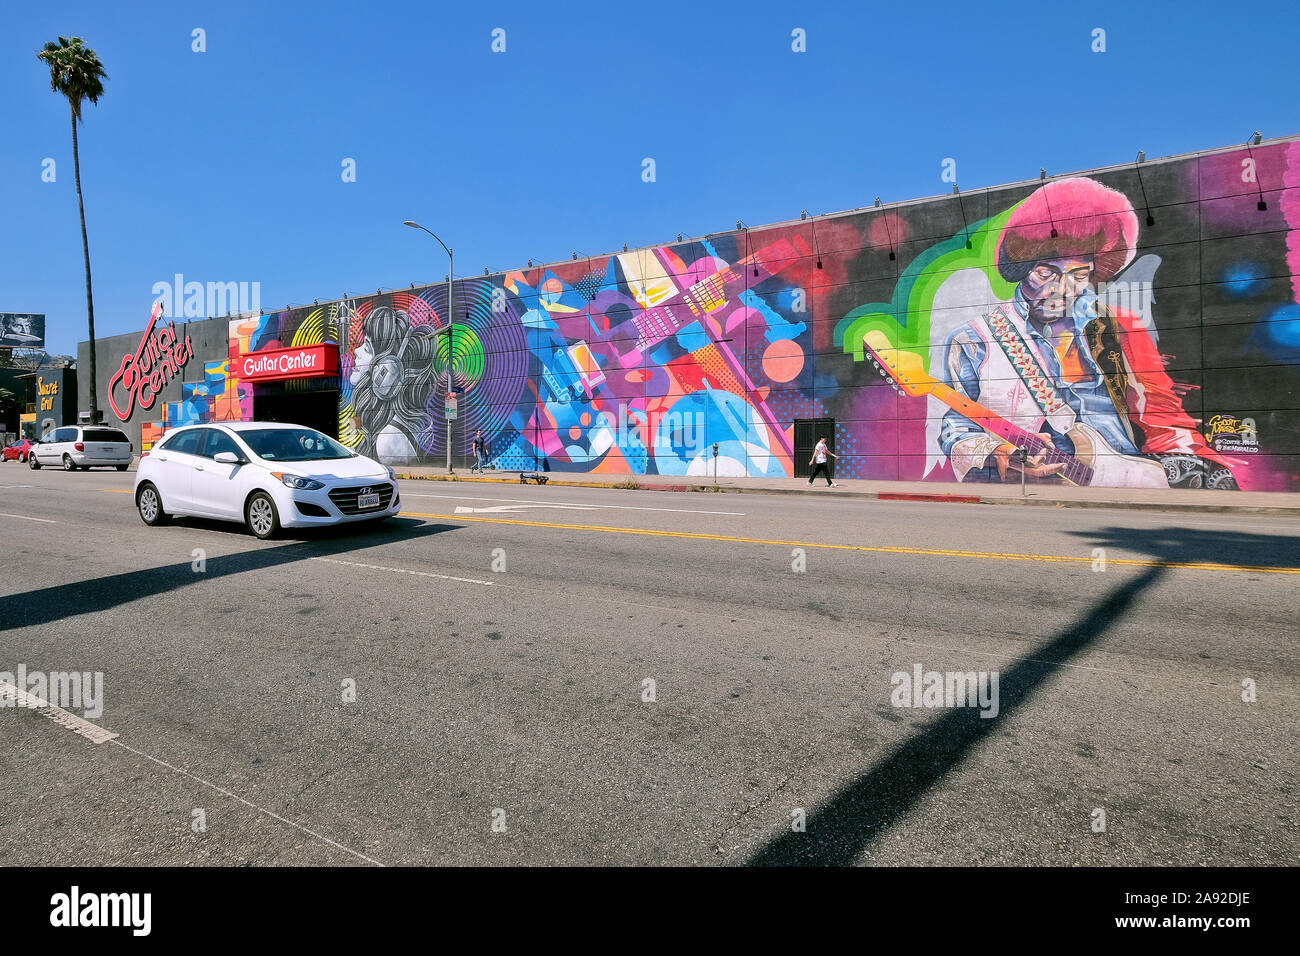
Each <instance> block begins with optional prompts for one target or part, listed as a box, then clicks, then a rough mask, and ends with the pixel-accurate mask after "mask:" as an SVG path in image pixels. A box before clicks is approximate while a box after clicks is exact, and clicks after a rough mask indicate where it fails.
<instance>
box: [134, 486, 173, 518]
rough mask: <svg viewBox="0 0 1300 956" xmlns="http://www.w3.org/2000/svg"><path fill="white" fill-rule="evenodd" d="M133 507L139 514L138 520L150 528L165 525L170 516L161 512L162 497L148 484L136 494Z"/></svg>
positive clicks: (141, 487)
mask: <svg viewBox="0 0 1300 956" xmlns="http://www.w3.org/2000/svg"><path fill="white" fill-rule="evenodd" d="M135 507H136V510H138V511H139V512H140V520H141V521H143V522H144V523H145V524H147V525H149V526H150V527H157V526H158V525H160V524H166V523H167V522H168V521H170V520H171V517H172V516H171V515H169V514H168V513H167V512H165V511H163V506H162V496H161V495H159V494H158V489H157V488H155V487H154V486H153V485H152V484H151V483H150V482H147V481H146V482H145V483H144V484H143V485H141V486H140V490H139V491H138V492H136V496H135Z"/></svg>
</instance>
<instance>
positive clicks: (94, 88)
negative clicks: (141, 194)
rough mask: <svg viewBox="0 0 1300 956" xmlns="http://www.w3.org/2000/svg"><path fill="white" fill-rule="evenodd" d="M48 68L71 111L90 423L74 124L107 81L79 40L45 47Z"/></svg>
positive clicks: (93, 407) (90, 320) (95, 404)
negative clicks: (66, 99)
mask: <svg viewBox="0 0 1300 956" xmlns="http://www.w3.org/2000/svg"><path fill="white" fill-rule="evenodd" d="M36 55H37V57H39V58H40V59H41V60H42V61H44V63H45V65H46V66H48V67H49V68H50V89H52V90H53V91H54V92H55V93H59V94H62V95H63V96H66V97H67V98H68V105H69V106H70V107H71V108H72V169H73V173H74V175H75V177H76V180H77V209H78V210H79V211H80V213H81V252H82V255H83V256H84V257H85V260H86V325H87V327H88V328H89V331H90V421H91V423H92V424H93V423H95V422H98V421H99V399H98V397H97V394H98V392H97V388H96V386H97V385H98V379H97V378H96V377H95V300H94V297H93V296H92V295H91V292H90V243H89V242H88V241H87V239H86V204H85V203H84V202H83V201H82V199H81V156H80V154H79V153H78V151H77V123H78V122H80V120H81V101H82V100H90V102H91V103H98V102H99V98H100V97H101V96H102V95H103V94H104V83H103V81H104V80H106V79H108V74H107V73H105V72H104V64H102V63H100V62H99V57H98V55H96V53H95V51H94V50H92V49H90V48H89V47H87V46H84V45H83V44H82V42H81V37H72V38H71V39H68V38H67V37H59V42H58V43H55V42H53V41H51V42H49V43H47V44H45V47H44V49H42V50H40V51H39V52H38V53H37V54H36Z"/></svg>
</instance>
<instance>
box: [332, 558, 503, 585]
mask: <svg viewBox="0 0 1300 956" xmlns="http://www.w3.org/2000/svg"><path fill="white" fill-rule="evenodd" d="M309 560H311V561H324V562H325V563H326V564H343V565H346V566H347V567H349V568H365V569H367V570H369V571H390V572H392V573H393V574H413V575H415V576H416V577H418V578H438V579H439V580H440V581H460V582H462V583H464V584H481V585H483V586H484V587H488V588H494V587H497V586H498V585H497V582H496V581H480V580H479V579H478V578H458V577H455V576H454V575H451V574H434V573H433V572H432V571H411V570H408V569H406V568H389V567H385V566H384V565H382V564H362V563H361V562H360V561H340V560H339V559H338V558H310V559H309Z"/></svg>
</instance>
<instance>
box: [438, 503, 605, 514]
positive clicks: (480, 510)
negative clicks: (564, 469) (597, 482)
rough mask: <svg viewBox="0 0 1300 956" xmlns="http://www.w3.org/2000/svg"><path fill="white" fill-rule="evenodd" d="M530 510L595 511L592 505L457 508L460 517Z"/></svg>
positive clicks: (458, 506)
mask: <svg viewBox="0 0 1300 956" xmlns="http://www.w3.org/2000/svg"><path fill="white" fill-rule="evenodd" d="M529 508H559V509H561V510H563V511H595V510H596V509H595V508H593V507H592V506H591V505H545V504H536V505H497V506H496V507H495V508H467V507H465V506H464V505H457V506H456V512H455V513H456V514H458V515H482V514H499V513H501V512H505V511H527V510H528V509H529Z"/></svg>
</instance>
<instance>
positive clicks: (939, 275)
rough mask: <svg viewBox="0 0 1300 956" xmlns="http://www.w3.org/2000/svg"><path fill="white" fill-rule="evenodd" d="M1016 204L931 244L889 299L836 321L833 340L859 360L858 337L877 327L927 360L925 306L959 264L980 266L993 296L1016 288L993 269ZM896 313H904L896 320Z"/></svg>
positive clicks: (897, 344)
mask: <svg viewBox="0 0 1300 956" xmlns="http://www.w3.org/2000/svg"><path fill="white" fill-rule="evenodd" d="M1018 205H1019V203H1017V204H1016V205H1015V206H1012V207H1011V208H1009V209H1007V210H1005V211H1004V212H1001V213H999V214H998V215H996V216H992V217H990V218H988V219H981V220H980V221H979V222H974V223H971V224H970V226H968V227H967V228H965V229H963V230H962V231H961V232H959V233H957V235H955V236H953V237H952V238H951V239H946V240H944V241H943V242H940V243H936V244H935V245H933V246H931V247H930V248H929V249H927V250H925V252H923V253H921V254H920V255H919V256H917V257H916V258H915V259H914V260H912V262H911V263H909V264H908V266H907V268H906V269H904V270H903V272H902V274H901V275H900V276H899V277H898V284H897V285H895V286H894V296H893V301H891V302H869V303H867V304H866V305H860V306H858V307H857V308H856V309H854V310H853V311H852V312H850V313H849V314H848V315H846V316H844V318H842V319H841V320H840V321H839V323H838V324H836V326H835V344H836V345H838V346H840V348H842V349H844V352H845V354H847V355H852V356H853V358H854V360H855V361H858V362H861V361H862V358H863V355H862V339H863V337H864V336H865V335H866V334H867V333H868V332H871V331H880V332H884V333H885V335H887V336H888V337H889V340H890V341H891V342H893V343H894V346H895V347H896V348H898V349H902V350H904V351H908V352H913V353H915V354H916V355H917V356H919V357H920V358H921V359H922V361H924V362H926V363H927V364H928V363H929V349H930V345H931V342H930V310H931V308H932V306H933V304H934V297H935V294H936V293H937V292H938V291H939V286H941V285H943V283H944V281H945V280H947V279H948V277H949V276H951V275H952V274H953V273H954V272H956V271H957V270H959V269H980V270H982V271H983V272H984V274H985V275H986V276H988V280H989V285H990V286H991V287H992V289H993V293H994V295H996V296H998V297H999V298H1001V299H1010V298H1011V297H1012V296H1013V295H1014V294H1015V289H1016V287H1015V286H1014V285H1013V284H1012V283H1010V282H1007V280H1006V279H1004V278H1002V276H1001V274H1000V273H999V272H998V267H997V245H998V236H1000V235H1001V234H1002V228H1003V227H1004V226H1005V225H1006V223H1007V220H1008V219H1010V218H1011V214H1012V213H1013V212H1015V210H1016V206H1018ZM968 243H969V248H968V247H967V244H968ZM900 316H903V317H904V318H903V319H902V320H900V318H899V317H900ZM908 316H910V317H911V322H910V323H909V322H908V321H907V319H906V317H908ZM934 344H935V345H937V346H941V345H942V344H943V343H942V342H936V343H934Z"/></svg>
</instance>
